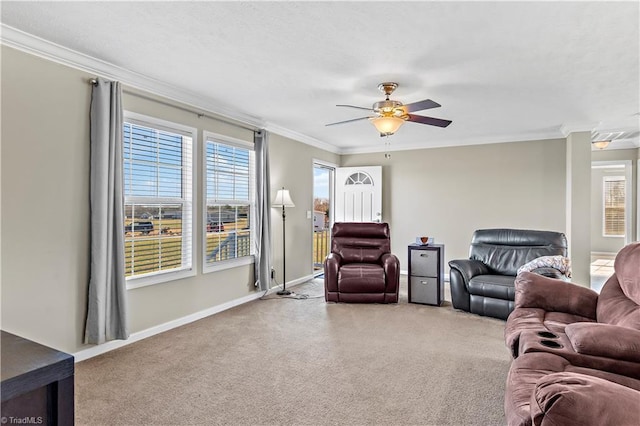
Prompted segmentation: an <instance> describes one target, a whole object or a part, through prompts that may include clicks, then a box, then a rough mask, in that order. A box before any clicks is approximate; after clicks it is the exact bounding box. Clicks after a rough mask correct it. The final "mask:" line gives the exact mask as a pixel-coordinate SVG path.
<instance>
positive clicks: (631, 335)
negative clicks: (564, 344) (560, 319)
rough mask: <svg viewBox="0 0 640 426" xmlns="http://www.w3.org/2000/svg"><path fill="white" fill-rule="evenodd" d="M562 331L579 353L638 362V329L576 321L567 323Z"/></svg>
mask: <svg viewBox="0 0 640 426" xmlns="http://www.w3.org/2000/svg"><path fill="white" fill-rule="evenodd" d="M564 331H565V334H566V335H567V337H568V338H569V340H570V341H571V346H573V350H574V351H576V352H577V353H579V354H584V355H593V356H599V357H605V358H613V359H619V360H622V361H631V362H638V363H640V330H635V329H633V328H627V327H620V326H618V325H611V324H597V323H595V324H594V323H588V322H584V323H583V322H577V323H574V324H569V325H567V326H566V327H565V329H564Z"/></svg>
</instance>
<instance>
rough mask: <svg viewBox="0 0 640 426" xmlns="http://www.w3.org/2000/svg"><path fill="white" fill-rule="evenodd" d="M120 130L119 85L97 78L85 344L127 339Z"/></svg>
mask: <svg viewBox="0 0 640 426" xmlns="http://www.w3.org/2000/svg"><path fill="white" fill-rule="evenodd" d="M122 131H123V130H122V88H121V87H120V83H119V82H113V81H107V80H104V79H101V78H98V79H97V81H96V83H94V84H93V92H92V93H91V194H90V197H91V276H90V280H89V294H88V301H87V322H86V328H85V334H84V342H85V343H92V344H100V343H104V342H106V341H109V340H114V339H127V338H128V337H129V331H128V329H127V318H126V312H127V307H126V296H127V287H126V281H125V275H124V197H123V185H122V150H123V147H122Z"/></svg>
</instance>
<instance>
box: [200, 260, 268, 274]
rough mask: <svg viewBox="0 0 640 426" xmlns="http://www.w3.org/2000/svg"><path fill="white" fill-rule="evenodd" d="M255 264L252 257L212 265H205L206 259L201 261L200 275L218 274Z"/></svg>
mask: <svg viewBox="0 0 640 426" xmlns="http://www.w3.org/2000/svg"><path fill="white" fill-rule="evenodd" d="M253 263H255V258H254V257H253V256H245V257H241V258H239V259H232V260H223V261H221V262H216V263H214V264H213V265H207V262H206V259H205V260H204V261H203V263H202V264H203V265H204V266H203V267H202V273H203V274H208V273H210V272H218V271H223V270H225V269H231V268H237V267H239V266H245V265H251V264H253Z"/></svg>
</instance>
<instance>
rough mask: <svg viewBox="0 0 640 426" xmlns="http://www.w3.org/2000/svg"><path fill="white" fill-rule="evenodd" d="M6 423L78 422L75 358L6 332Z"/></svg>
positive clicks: (3, 339)
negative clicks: (76, 418)
mask: <svg viewBox="0 0 640 426" xmlns="http://www.w3.org/2000/svg"><path fill="white" fill-rule="evenodd" d="M0 339H1V342H0V344H1V345H2V367H1V369H2V384H1V388H0V391H1V393H2V423H3V424H19V423H20V424H42V425H59V426H67V425H73V423H74V412H73V410H74V401H73V398H74V371H75V370H74V368H75V367H74V362H73V356H71V355H69V354H67V353H64V352H60V351H57V350H55V349H52V348H49V347H47V346H44V345H41V344H39V343H36V342H32V341H31V340H27V339H24V338H22V337H20V336H16V335H15V334H11V333H7V332H6V331H2V334H1V335H0Z"/></svg>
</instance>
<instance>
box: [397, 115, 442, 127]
mask: <svg viewBox="0 0 640 426" xmlns="http://www.w3.org/2000/svg"><path fill="white" fill-rule="evenodd" d="M408 121H413V122H415V123H420V124H428V125H430V126H438V127H447V126H448V125H449V124H451V123H453V122H452V121H451V120H442V119H440V118H433V117H424V116H422V115H413V114H409V118H408Z"/></svg>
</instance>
